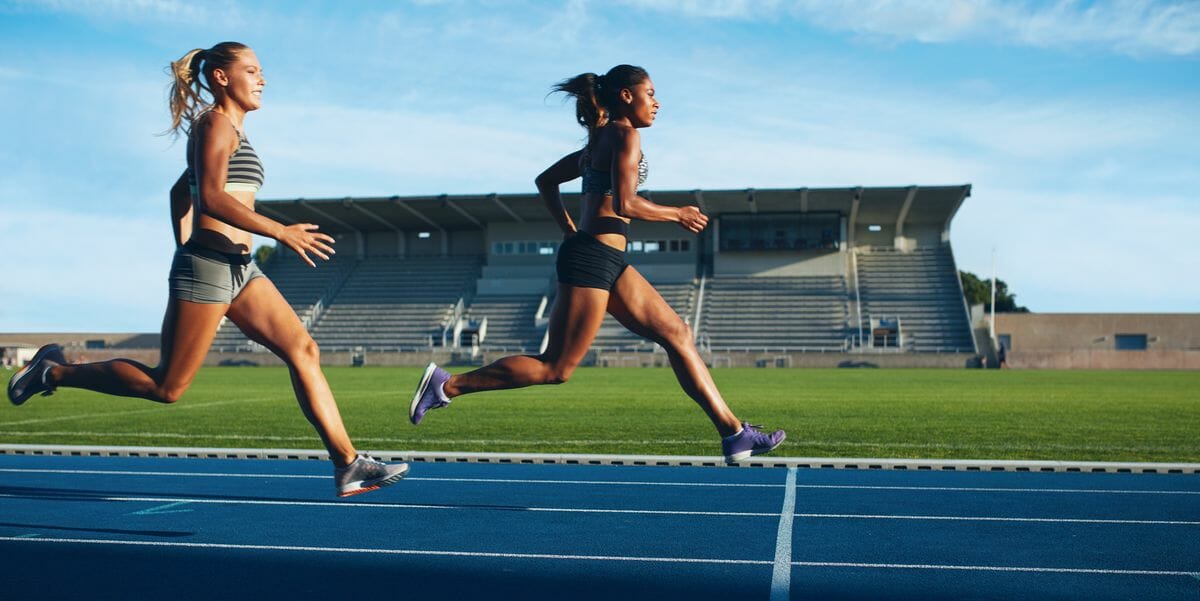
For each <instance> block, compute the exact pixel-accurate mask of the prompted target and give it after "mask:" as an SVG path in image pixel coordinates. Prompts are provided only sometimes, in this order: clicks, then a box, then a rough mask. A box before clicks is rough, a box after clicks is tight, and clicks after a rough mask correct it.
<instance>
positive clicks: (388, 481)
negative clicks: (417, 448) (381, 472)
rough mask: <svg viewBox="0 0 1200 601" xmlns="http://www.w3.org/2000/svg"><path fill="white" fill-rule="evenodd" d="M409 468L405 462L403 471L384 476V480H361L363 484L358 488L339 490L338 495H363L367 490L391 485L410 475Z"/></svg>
mask: <svg viewBox="0 0 1200 601" xmlns="http://www.w3.org/2000/svg"><path fill="white" fill-rule="evenodd" d="M408 470H409V466H408V464H405V465H404V471H402V472H399V473H396V474H392V475H391V476H388V477H387V478H384V479H382V480H363V481H362V482H361V485H360V486H359V487H358V488H354V489H351V490H340V491H338V496H339V497H353V496H354V495H361V494H363V493H365V492H371V491H373V490H379V489H381V488H383V487H385V486H391V485H393V484H395V483H397V482H399V481H401V480H403V479H404V477H405V476H407V475H408Z"/></svg>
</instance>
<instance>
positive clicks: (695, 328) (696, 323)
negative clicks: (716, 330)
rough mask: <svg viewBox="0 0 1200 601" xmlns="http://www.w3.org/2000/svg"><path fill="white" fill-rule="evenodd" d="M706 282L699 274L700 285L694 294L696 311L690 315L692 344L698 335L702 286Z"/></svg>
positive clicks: (702, 273)
mask: <svg viewBox="0 0 1200 601" xmlns="http://www.w3.org/2000/svg"><path fill="white" fill-rule="evenodd" d="M706 281H707V279H706V278H705V276H704V272H700V283H699V285H698V287H697V292H696V310H695V312H693V313H692V315H693V320H692V343H693V344H694V343H695V342H696V340H697V336H699V335H700V315H701V312H702V311H703V310H704V284H705V282H706Z"/></svg>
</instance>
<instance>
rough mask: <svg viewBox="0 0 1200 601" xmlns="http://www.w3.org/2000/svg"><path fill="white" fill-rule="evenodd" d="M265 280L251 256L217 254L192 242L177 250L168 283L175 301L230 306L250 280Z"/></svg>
mask: <svg viewBox="0 0 1200 601" xmlns="http://www.w3.org/2000/svg"><path fill="white" fill-rule="evenodd" d="M265 277H267V276H266V275H265V274H263V272H262V270H261V269H259V268H258V265H257V264H255V263H254V262H253V261H251V260H250V255H242V254H227V253H222V252H217V251H215V250H212V249H210V248H207V247H204V246H200V245H199V244H192V243H190V242H189V243H188V244H185V245H183V246H181V247H179V248H177V249H175V259H174V260H173V261H171V274H170V276H168V278H167V281H168V282H169V283H170V286H171V297H172V298H176V299H179V300H185V301H189V302H193V303H203V304H225V305H228V304H230V303H232V302H233V299H235V298H237V297H238V295H239V294H241V293H242V289H243V288H245V287H246V284H249V283H250V280H253V279H254V278H265Z"/></svg>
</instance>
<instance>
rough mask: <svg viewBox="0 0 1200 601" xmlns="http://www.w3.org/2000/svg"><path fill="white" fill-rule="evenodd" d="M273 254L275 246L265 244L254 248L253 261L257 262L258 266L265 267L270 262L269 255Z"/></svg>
mask: <svg viewBox="0 0 1200 601" xmlns="http://www.w3.org/2000/svg"><path fill="white" fill-rule="evenodd" d="M273 256H275V246H274V245H271V246H267V245H266V244H264V245H262V246H260V247H258V248H256V249H254V262H255V263H258V266H259V267H266V266H267V263H268V262H270V260H271V257H273Z"/></svg>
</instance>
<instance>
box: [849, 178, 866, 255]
mask: <svg viewBox="0 0 1200 601" xmlns="http://www.w3.org/2000/svg"><path fill="white" fill-rule="evenodd" d="M862 190H863V189H862V186H859V187H858V189H857V190H855V191H854V200H852V201H850V221H849V223H847V224H846V229H847V230H849V232H850V233H849V235H848V236H847V238H848V240H847V243H848V244H849V245H850V248H854V232H855V231H857V229H858V206H859V204H861V203H862Z"/></svg>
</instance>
